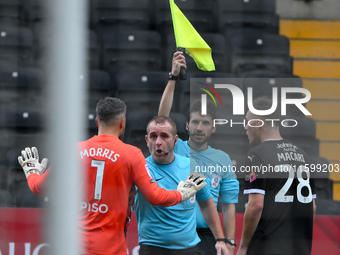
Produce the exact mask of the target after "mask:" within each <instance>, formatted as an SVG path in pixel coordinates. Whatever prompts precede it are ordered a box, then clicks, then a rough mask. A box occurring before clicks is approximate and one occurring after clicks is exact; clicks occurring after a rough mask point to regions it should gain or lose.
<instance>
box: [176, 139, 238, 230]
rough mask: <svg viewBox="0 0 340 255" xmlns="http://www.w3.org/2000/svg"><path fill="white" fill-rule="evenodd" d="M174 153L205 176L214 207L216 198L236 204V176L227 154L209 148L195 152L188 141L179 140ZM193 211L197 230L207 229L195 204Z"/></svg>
mask: <svg viewBox="0 0 340 255" xmlns="http://www.w3.org/2000/svg"><path fill="white" fill-rule="evenodd" d="M175 153H177V154H179V155H182V156H184V157H188V158H190V159H191V167H194V169H195V170H196V171H197V172H200V173H203V174H205V175H206V177H207V180H206V182H207V183H208V186H209V187H210V193H211V197H212V198H213V200H214V203H215V206H217V202H218V197H220V200H221V202H222V203H226V204H234V203H237V202H238V193H239V183H238V180H237V177H236V174H235V173H234V172H233V171H232V163H231V160H230V157H229V155H228V154H226V153H225V152H223V151H221V150H216V149H214V148H211V147H210V146H208V148H207V149H206V150H203V151H196V150H193V149H191V148H190V147H189V145H188V141H183V140H181V139H178V141H177V144H176V146H175ZM193 160H194V161H193ZM195 164H196V165H195ZM195 211H196V218H197V228H208V225H207V224H206V223H205V221H204V218H203V216H202V213H201V210H200V208H199V206H198V204H197V203H196V208H195Z"/></svg>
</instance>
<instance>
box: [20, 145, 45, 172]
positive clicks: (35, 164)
mask: <svg viewBox="0 0 340 255" xmlns="http://www.w3.org/2000/svg"><path fill="white" fill-rule="evenodd" d="M21 155H22V156H19V157H18V161H19V164H20V165H21V167H22V169H23V170H24V172H25V175H26V178H27V177H28V176H29V175H30V174H32V173H36V174H38V175H41V174H43V173H44V172H45V170H46V167H47V163H48V159H47V158H44V159H43V160H42V161H41V163H39V153H38V149H37V148H36V147H32V151H31V149H30V148H28V147H26V148H25V150H22V151H21Z"/></svg>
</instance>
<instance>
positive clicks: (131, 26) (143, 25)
mask: <svg viewBox="0 0 340 255" xmlns="http://www.w3.org/2000/svg"><path fill="white" fill-rule="evenodd" d="M150 7H151V6H150V1H149V0H116V1H111V0H92V3H91V20H92V26H93V28H94V29H95V30H96V31H97V32H98V33H99V35H103V34H105V33H110V32H112V31H126V30H148V29H149V26H150V13H149V10H150Z"/></svg>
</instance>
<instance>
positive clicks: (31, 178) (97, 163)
mask: <svg viewBox="0 0 340 255" xmlns="http://www.w3.org/2000/svg"><path fill="white" fill-rule="evenodd" d="M96 112H97V117H96V123H97V126H98V135H96V136H94V137H92V138H91V139H89V140H87V141H84V142H80V143H79V155H80V158H81V161H82V165H83V168H82V176H83V178H82V180H80V181H82V182H83V183H84V187H86V190H85V194H83V198H82V201H81V204H80V211H81V212H80V215H79V217H80V219H79V229H80V234H81V240H82V253H83V254H90V255H92V254H93V255H94V254H107V255H109V254H110V255H111V254H117V255H126V254H127V244H126V239H125V236H126V230H127V226H128V223H129V218H130V216H131V205H132V202H133V199H134V194H135V186H134V184H135V185H136V186H137V187H138V189H139V191H140V192H141V193H142V194H143V195H144V196H145V197H146V199H147V201H149V202H150V203H151V204H153V205H159V206H173V205H176V204H178V203H180V202H182V201H185V200H187V199H188V198H189V197H191V196H192V195H194V194H195V193H196V192H197V191H198V190H199V189H201V188H203V187H204V186H205V185H206V183H204V182H202V181H203V180H205V178H200V177H199V178H195V179H190V180H189V179H188V180H186V181H185V183H184V184H181V185H180V186H179V188H178V191H176V190H172V191H168V190H166V189H163V188H160V187H159V186H158V185H157V183H156V182H155V181H154V180H153V179H152V177H151V176H150V174H149V172H148V171H149V170H148V166H147V163H146V161H145V158H144V156H143V154H142V152H141V150H139V149H138V148H136V147H134V146H131V145H128V144H125V143H123V142H122V141H121V140H120V138H121V137H122V136H123V134H124V130H125V118H126V105H125V103H124V102H123V101H121V100H119V99H117V98H112V97H106V98H104V99H101V100H100V101H99V102H98V104H97V107H96ZM18 160H19V163H20V165H21V166H22V168H23V170H24V172H25V174H26V177H27V182H28V185H29V187H30V189H31V190H32V192H34V193H35V194H41V193H42V191H43V189H44V188H43V185H44V183H45V180H46V178H48V173H49V171H50V170H47V171H46V172H45V173H44V171H45V169H46V167H47V163H48V161H47V159H43V160H42V162H41V163H39V154H38V150H37V149H36V148H35V147H33V148H32V149H30V148H26V149H25V150H23V151H22V156H20V157H19V158H18ZM188 174H189V173H188ZM185 177H186V176H185ZM185 177H183V179H185ZM176 188H177V186H176V187H174V189H176Z"/></svg>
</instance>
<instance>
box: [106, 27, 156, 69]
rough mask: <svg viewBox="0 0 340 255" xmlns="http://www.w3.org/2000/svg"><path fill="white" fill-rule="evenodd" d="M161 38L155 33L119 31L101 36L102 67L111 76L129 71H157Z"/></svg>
mask: <svg viewBox="0 0 340 255" xmlns="http://www.w3.org/2000/svg"><path fill="white" fill-rule="evenodd" d="M160 49H161V38H160V35H159V34H158V33H157V32H155V31H121V32H119V33H107V34H105V35H104V36H103V48H102V56H103V66H104V69H105V70H107V71H108V72H109V73H110V74H111V75H115V74H117V73H119V72H131V71H159V70H161V66H162V59H161V53H160Z"/></svg>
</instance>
